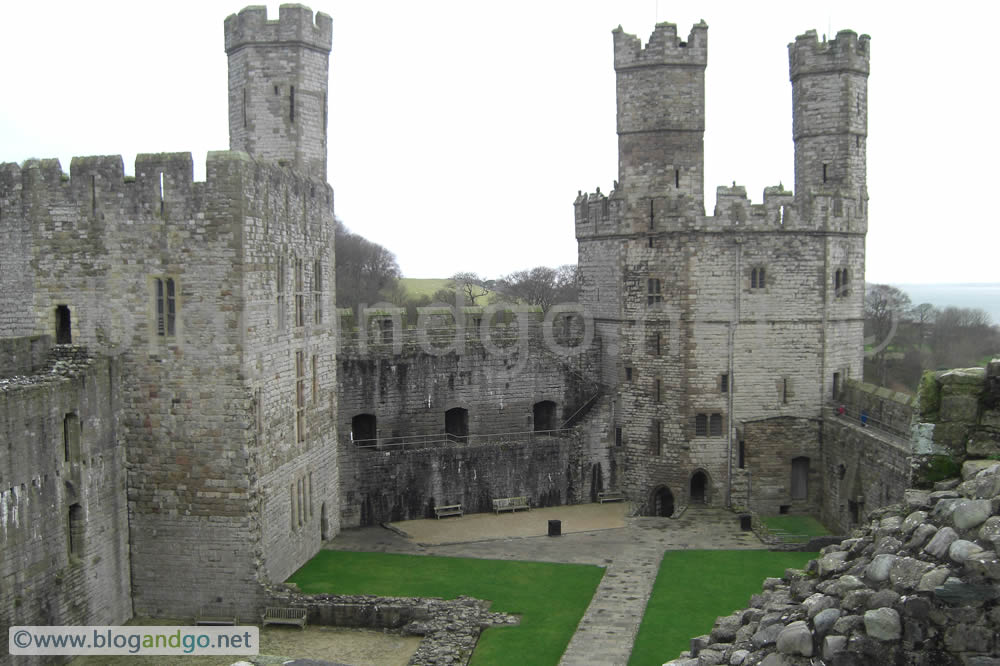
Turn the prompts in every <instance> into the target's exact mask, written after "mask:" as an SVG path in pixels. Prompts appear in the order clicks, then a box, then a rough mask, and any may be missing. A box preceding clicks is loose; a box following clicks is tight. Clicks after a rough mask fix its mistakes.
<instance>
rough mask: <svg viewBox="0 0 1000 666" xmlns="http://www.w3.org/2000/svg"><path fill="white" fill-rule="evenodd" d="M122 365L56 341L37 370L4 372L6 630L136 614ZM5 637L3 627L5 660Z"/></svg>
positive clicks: (0, 539)
mask: <svg viewBox="0 0 1000 666" xmlns="http://www.w3.org/2000/svg"><path fill="white" fill-rule="evenodd" d="M32 342H38V340H37V339H27V340H24V339H13V340H5V341H4V347H5V349H9V348H10V347H27V348H30V346H31V343H32ZM119 371H120V365H119V364H118V362H117V361H112V360H110V359H107V358H102V359H94V358H89V357H88V356H87V354H86V351H85V350H84V349H83V348H80V347H55V348H53V350H52V353H51V354H50V355H49V356H48V358H47V361H46V363H45V365H44V366H43V367H41V368H38V369H37V372H36V373H35V374H31V375H20V376H18V377H14V378H10V377H9V376H8V377H7V378H0V626H3V627H4V628H6V627H8V626H12V625H64V624H65V625H70V624H73V625H81V624H82V625H102V624H120V623H123V622H125V621H126V620H128V619H129V618H131V617H132V601H131V588H130V567H129V555H128V553H129V546H128V517H127V501H126V488H125V483H126V479H125V468H126V456H125V446H124V442H123V440H122V437H121V432H120V429H119V424H118V404H119V398H118V397H117V394H118V391H119V390H120V386H119ZM7 639H8V637H7V632H6V631H4V632H3V634H2V635H0V655H4V656H0V661H3V662H5V661H6V659H5V656H6V655H7ZM22 659H23V660H24V661H23V663H42V661H43V659H42V658H29V657H24V658H22ZM18 663H22V662H18Z"/></svg>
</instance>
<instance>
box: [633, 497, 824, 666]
mask: <svg viewBox="0 0 1000 666" xmlns="http://www.w3.org/2000/svg"><path fill="white" fill-rule="evenodd" d="M782 517H784V516H782ZM816 556H817V553H787V552H784V553H781V552H774V553H772V552H770V551H766V550H671V551H667V552H666V553H664V555H663V560H662V561H661V562H660V571H659V573H658V574H657V576H656V582H655V583H654V584H653V593H652V595H651V597H650V599H649V602H648V604H647V605H646V614H645V616H644V617H643V619H642V625H641V626H640V627H639V635H638V636H637V637H636V641H635V645H634V647H633V648H632V658H631V659H630V660H629V664H630V666H644V665H645V664H656V665H657V666H659V664H662V663H663V662H665V661H669V660H671V659H674V658H676V657H677V655H678V654H680V653H681V651H683V650H687V649H689V648H690V645H691V639H692V638H694V637H695V636H701V635H702V634H707V633H709V632H711V630H712V625H713V624H714V622H715V618H716V617H718V616H720V615H729V614H730V613H732V612H733V611H735V610H738V609H740V608H746V605H747V602H748V601H749V599H750V596H751V595H753V594H757V593H758V592H760V591H761V584H762V583H763V582H764V579H765V578H767V577H768V576H781V575H782V574H783V573H784V572H785V569H787V568H790V567H791V568H802V567H803V566H805V564H806V562H808V561H809V560H811V559H814V558H815V557H816Z"/></svg>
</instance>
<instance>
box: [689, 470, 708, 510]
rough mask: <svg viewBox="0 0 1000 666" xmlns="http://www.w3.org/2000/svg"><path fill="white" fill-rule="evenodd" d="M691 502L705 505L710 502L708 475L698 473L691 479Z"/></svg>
mask: <svg viewBox="0 0 1000 666" xmlns="http://www.w3.org/2000/svg"><path fill="white" fill-rule="evenodd" d="M690 497H691V501H692V502H701V503H705V502H707V501H708V475H707V474H705V472H702V471H700V470H699V471H697V472H695V473H694V476H692V477H691V495H690Z"/></svg>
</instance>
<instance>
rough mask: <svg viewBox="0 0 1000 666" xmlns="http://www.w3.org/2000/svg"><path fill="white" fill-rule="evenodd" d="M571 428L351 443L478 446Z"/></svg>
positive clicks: (396, 447)
mask: <svg viewBox="0 0 1000 666" xmlns="http://www.w3.org/2000/svg"><path fill="white" fill-rule="evenodd" d="M571 432H572V430H571V429H570V428H560V429H558V430H527V431H523V432H497V433H490V434H488V435H465V436H462V435H452V434H450V433H438V434H434V435H411V436H408V437H380V438H378V439H355V440H352V443H353V444H354V446H355V447H356V448H359V449H374V450H378V451H392V450H406V449H430V448H436V447H444V446H479V445H483V444H504V443H513V442H518V443H521V442H537V441H548V440H549V439H551V438H552V437H565V436H566V435H568V434H569V433H571Z"/></svg>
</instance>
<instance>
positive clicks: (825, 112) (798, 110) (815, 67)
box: [788, 30, 871, 217]
mask: <svg viewBox="0 0 1000 666" xmlns="http://www.w3.org/2000/svg"><path fill="white" fill-rule="evenodd" d="M869 41H870V38H869V37H868V35H861V36H860V37H858V35H857V33H855V32H853V31H851V30H841V31H840V32H839V33H837V36H836V38H835V39H833V40H831V41H826V40H824V41H822V42H820V41H819V39H818V38H817V36H816V31H815V30H810V31H808V32H806V33H805V34H803V35H799V36H798V37H796V38H795V41H794V42H792V43H791V44H789V45H788V63H789V75H790V78H791V81H792V138H793V140H794V142H795V194H796V198H797V200H799V201H800V202H803V201H804V200H805V199H808V198H810V197H813V196H830V197H837V198H839V199H842V200H843V201H844V202H846V203H847V204H848V205H852V206H853V207H854V208H855V210H856V211H857V212H858V214H859V215H861V216H862V217H863V216H866V215H867V200H868V191H867V178H866V173H865V171H866V150H867V145H866V142H867V137H868V72H869V58H870V55H871V51H870V48H869Z"/></svg>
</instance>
